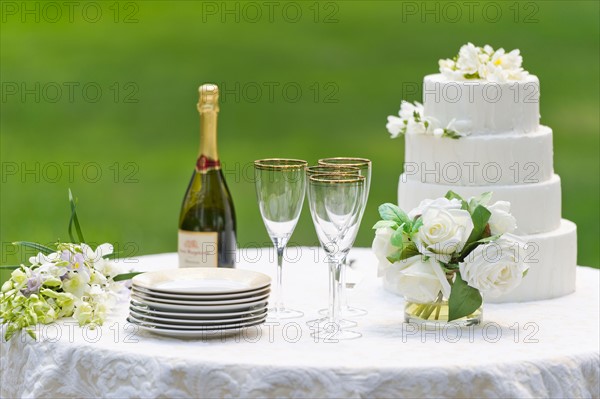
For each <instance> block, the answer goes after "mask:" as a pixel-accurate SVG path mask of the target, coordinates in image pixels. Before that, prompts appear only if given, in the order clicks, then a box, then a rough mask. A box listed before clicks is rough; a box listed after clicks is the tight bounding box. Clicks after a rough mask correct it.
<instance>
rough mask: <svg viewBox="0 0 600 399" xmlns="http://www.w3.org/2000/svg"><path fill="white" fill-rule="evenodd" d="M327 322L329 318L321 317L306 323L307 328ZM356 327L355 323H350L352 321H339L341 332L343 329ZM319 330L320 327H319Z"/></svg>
mask: <svg viewBox="0 0 600 399" xmlns="http://www.w3.org/2000/svg"><path fill="white" fill-rule="evenodd" d="M327 323H330V322H329V318H328V317H321V318H320V319H314V320H309V321H307V322H306V325H307V326H311V327H312V326H314V325H315V324H318V325H319V326H321V325H325V324H327ZM357 325H358V323H357V322H355V321H352V320H346V319H341V320H340V328H341V329H342V330H343V329H345V328H352V327H356V326H357ZM319 328H321V327H319Z"/></svg>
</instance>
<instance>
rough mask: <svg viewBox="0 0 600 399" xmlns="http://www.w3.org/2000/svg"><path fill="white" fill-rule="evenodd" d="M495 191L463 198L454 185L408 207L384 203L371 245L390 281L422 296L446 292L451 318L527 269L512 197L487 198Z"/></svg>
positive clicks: (417, 298)
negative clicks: (516, 231)
mask: <svg viewBox="0 0 600 399" xmlns="http://www.w3.org/2000/svg"><path fill="white" fill-rule="evenodd" d="M490 199H491V193H485V194H482V195H481V196H479V197H476V198H470V199H469V200H465V199H463V198H461V197H460V196H459V195H458V194H456V193H454V192H452V191H449V192H448V193H447V194H446V196H445V197H444V198H438V199H435V200H430V199H427V200H424V201H422V202H421V203H420V204H419V206H418V207H417V208H415V209H413V210H412V211H410V212H408V213H406V212H404V211H403V210H402V209H400V208H399V207H398V206H396V205H393V204H383V205H381V206H380V207H379V213H380V216H381V218H382V220H380V221H379V222H377V223H376V224H375V226H373V228H374V229H376V232H375V239H374V241H373V251H374V253H375V256H376V257H377V259H378V263H379V264H378V274H379V276H385V278H386V285H387V286H388V287H390V288H391V289H392V290H393V291H394V292H396V293H399V294H401V295H403V296H404V297H406V298H407V300H410V301H414V302H418V303H433V302H441V301H442V300H443V299H447V300H448V306H449V317H448V320H449V321H452V320H456V319H460V318H462V317H465V316H467V315H469V314H471V313H472V312H474V311H475V310H477V309H478V308H479V307H480V306H481V304H482V294H483V295H486V296H490V297H495V296H499V295H501V294H503V293H506V292H509V291H510V290H512V289H514V288H515V287H517V286H518V285H519V284H520V283H521V281H522V279H523V277H524V276H525V274H526V272H527V270H528V265H527V264H526V263H524V259H523V254H524V245H523V243H521V242H520V241H519V239H518V238H517V237H516V236H513V235H512V234H510V233H512V232H513V231H514V229H515V228H516V221H515V218H514V217H513V216H512V215H511V214H510V203H508V202H506V201H498V202H496V203H494V204H492V205H489V206H488V203H489V201H490Z"/></svg>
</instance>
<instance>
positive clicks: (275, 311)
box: [267, 308, 304, 320]
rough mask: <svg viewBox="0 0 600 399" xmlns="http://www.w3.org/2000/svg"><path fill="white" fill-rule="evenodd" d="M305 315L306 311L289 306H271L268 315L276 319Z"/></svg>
mask: <svg viewBox="0 0 600 399" xmlns="http://www.w3.org/2000/svg"><path fill="white" fill-rule="evenodd" d="M302 316H304V312H301V311H299V310H293V309H288V308H270V309H269V313H268V314H267V317H268V318H269V319H275V320H285V319H298V318H300V317H302Z"/></svg>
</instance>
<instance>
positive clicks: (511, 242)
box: [459, 235, 528, 297]
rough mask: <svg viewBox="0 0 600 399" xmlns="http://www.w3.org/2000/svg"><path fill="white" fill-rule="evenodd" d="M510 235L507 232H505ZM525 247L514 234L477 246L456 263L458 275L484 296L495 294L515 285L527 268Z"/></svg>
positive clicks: (499, 293) (502, 292)
mask: <svg viewBox="0 0 600 399" xmlns="http://www.w3.org/2000/svg"><path fill="white" fill-rule="evenodd" d="M509 236H510V235H509ZM524 254H525V249H524V247H523V245H522V244H521V243H520V242H519V241H518V239H516V237H514V236H510V237H507V236H502V237H500V238H499V239H498V240H496V241H495V242H492V243H489V244H484V245H480V246H478V247H477V248H475V249H474V250H473V252H471V253H470V254H469V255H468V256H467V257H466V258H465V260H464V261H463V262H461V263H460V264H459V269H460V275H461V277H462V278H463V280H465V281H466V282H467V284H469V285H470V286H471V287H473V288H476V289H477V290H479V292H481V293H482V294H484V295H488V296H490V297H497V296H500V295H502V294H504V293H506V292H509V291H511V290H513V289H514V288H516V287H517V286H518V285H519V284H521V281H522V280H523V276H524V275H525V272H526V271H527V269H528V267H527V265H525V263H524V262H523V257H524Z"/></svg>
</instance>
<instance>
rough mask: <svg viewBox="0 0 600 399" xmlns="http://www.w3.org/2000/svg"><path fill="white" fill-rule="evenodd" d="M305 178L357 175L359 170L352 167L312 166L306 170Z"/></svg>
mask: <svg viewBox="0 0 600 399" xmlns="http://www.w3.org/2000/svg"><path fill="white" fill-rule="evenodd" d="M306 174H307V176H312V175H328V174H343V175H359V176H360V169H359V168H355V167H353V166H339V165H314V166H309V167H307V168H306Z"/></svg>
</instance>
